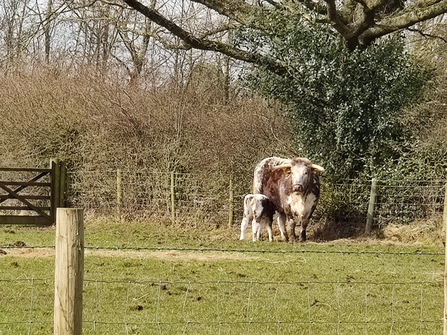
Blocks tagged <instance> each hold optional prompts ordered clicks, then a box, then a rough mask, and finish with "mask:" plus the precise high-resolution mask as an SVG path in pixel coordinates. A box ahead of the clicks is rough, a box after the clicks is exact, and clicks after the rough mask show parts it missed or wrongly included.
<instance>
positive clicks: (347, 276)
mask: <svg viewBox="0 0 447 335" xmlns="http://www.w3.org/2000/svg"><path fill="white" fill-rule="evenodd" d="M201 228H203V230H202V231H200V230H199V227H193V228H187V227H182V225H175V226H174V225H169V226H164V225H161V224H150V223H137V222H135V223H119V222H106V221H101V222H99V221H98V222H89V221H88V220H87V222H86V224H85V244H86V251H85V274H84V295H83V299H84V301H83V306H84V309H83V334H405V335H407V334H440V333H441V332H442V314H443V270H444V256H443V255H444V254H443V252H444V251H443V246H442V245H439V246H438V245H426V246H422V245H419V244H417V243H416V244H411V245H410V244H396V243H390V242H387V241H381V240H371V239H369V240H363V241H359V240H343V241H332V242H325V243H315V242H307V243H304V244H300V243H295V244H290V243H283V242H273V243H268V242H265V241H262V242H259V243H252V242H250V241H248V240H247V241H242V242H241V241H238V236H239V232H238V228H237V227H235V228H234V229H224V228H221V229H215V228H212V227H201ZM248 235H249V234H248ZM14 245H16V246H22V248H15V247H13V246H14ZM53 245H54V228H45V229H37V228H25V227H4V228H1V229H0V250H2V251H3V252H1V255H0V271H1V272H0V301H1V303H0V335H6V334H32V335H37V334H52V332H53V331H52V328H53V287H54V281H53V277H54V269H53V268H54V249H53Z"/></svg>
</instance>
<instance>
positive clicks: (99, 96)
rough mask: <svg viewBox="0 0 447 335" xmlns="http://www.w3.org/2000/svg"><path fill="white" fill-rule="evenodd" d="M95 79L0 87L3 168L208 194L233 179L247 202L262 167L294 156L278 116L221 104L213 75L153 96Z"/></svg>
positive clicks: (44, 75) (266, 108) (246, 101)
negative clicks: (178, 178)
mask: <svg viewBox="0 0 447 335" xmlns="http://www.w3.org/2000/svg"><path fill="white" fill-rule="evenodd" d="M92 73H93V72H92ZM92 73H91V72H89V71H88V69H85V71H83V72H82V73H78V74H77V75H65V74H64V73H63V72H60V71H53V70H45V69H40V70H34V71H32V72H21V73H14V74H8V75H7V76H5V77H3V79H1V80H0V98H1V101H2V104H1V105H0V144H1V147H2V149H3V150H2V152H1V153H0V159H1V161H2V166H20V167H26V166H28V167H35V166H39V167H46V166H48V162H49V159H50V158H59V159H62V160H65V161H66V162H67V164H68V168H69V170H70V171H81V172H82V171H90V170H95V171H109V170H115V169H117V168H121V169H126V170H129V171H138V169H142V168H144V169H147V170H149V171H153V172H170V171H176V172H188V173H193V174H194V175H196V176H197V177H198V178H200V179H201V180H202V181H203V180H205V181H207V183H208V184H209V187H212V188H219V187H221V185H222V183H228V179H229V177H228V176H229V175H232V176H233V178H234V180H235V185H237V186H239V187H241V188H243V190H241V192H242V193H243V192H246V191H247V190H249V187H250V182H251V174H252V172H251V171H252V168H253V166H254V164H255V163H256V162H257V161H258V160H260V159H261V158H262V157H265V156H266V155H272V154H283V155H290V154H292V150H293V143H292V136H291V132H290V129H289V126H288V124H287V122H286V121H285V120H284V119H283V117H282V115H281V112H280V110H279V107H278V106H277V105H275V104H274V103H269V102H267V101H265V100H263V99H260V98H257V97H252V96H244V97H241V96H239V97H235V96H234V97H231V98H230V99H228V101H226V97H225V92H224V90H223V83H222V82H221V81H219V78H217V76H213V74H212V73H209V71H208V73H202V72H199V73H198V74H195V76H191V80H190V82H189V83H188V84H187V85H184V86H183V87H179V86H178V85H171V86H169V85H167V86H163V87H158V88H151V89H147V88H142V87H139V86H129V85H126V84H124V83H122V82H119V81H114V80H110V78H109V79H107V80H106V79H104V78H99V77H97V76H95V75H93V74H92ZM216 78H217V79H216Z"/></svg>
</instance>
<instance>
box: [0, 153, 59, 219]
mask: <svg viewBox="0 0 447 335" xmlns="http://www.w3.org/2000/svg"><path fill="white" fill-rule="evenodd" d="M66 177H67V173H66V168H65V164H64V163H63V162H59V161H57V160H52V161H51V162H50V168H48V169H36V168H0V224H25V225H28V224H32V225H52V224H53V223H55V218H56V208H57V207H63V206H64V194H65V188H66Z"/></svg>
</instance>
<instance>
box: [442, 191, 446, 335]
mask: <svg viewBox="0 0 447 335" xmlns="http://www.w3.org/2000/svg"><path fill="white" fill-rule="evenodd" d="M444 188H445V192H444V212H443V216H442V223H443V227H444V231H445V240H444V249H445V251H444V254H445V255H444V335H447V184H446V185H444Z"/></svg>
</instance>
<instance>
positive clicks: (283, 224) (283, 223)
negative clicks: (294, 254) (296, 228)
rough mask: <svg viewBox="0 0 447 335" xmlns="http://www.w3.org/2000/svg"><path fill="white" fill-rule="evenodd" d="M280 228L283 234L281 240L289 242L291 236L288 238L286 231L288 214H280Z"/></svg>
mask: <svg viewBox="0 0 447 335" xmlns="http://www.w3.org/2000/svg"><path fill="white" fill-rule="evenodd" d="M278 226H279V231H280V232H281V238H282V239H283V240H284V241H286V242H287V241H288V240H289V236H287V230H286V214H284V213H278Z"/></svg>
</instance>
